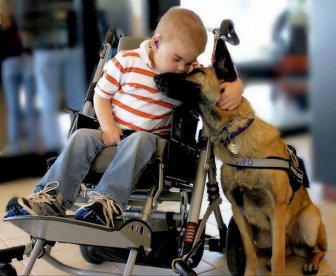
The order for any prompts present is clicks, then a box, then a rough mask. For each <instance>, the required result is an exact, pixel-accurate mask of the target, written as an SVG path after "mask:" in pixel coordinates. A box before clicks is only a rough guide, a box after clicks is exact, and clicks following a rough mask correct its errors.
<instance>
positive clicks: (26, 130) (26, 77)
mask: <svg viewBox="0 0 336 276" xmlns="http://www.w3.org/2000/svg"><path fill="white" fill-rule="evenodd" d="M1 72H2V83H3V88H4V94H5V99H6V105H7V110H8V117H7V132H8V141H9V145H8V153H9V154H20V153H22V152H23V150H26V151H32V152H34V151H36V150H37V144H38V136H39V135H38V134H39V131H38V129H36V121H37V119H38V118H37V110H36V106H35V92H36V91H35V80H34V75H33V64H32V57H31V56H29V55H21V56H16V57H9V58H6V59H5V60H4V61H3V62H2V70H1ZM21 88H23V89H22V90H21ZM21 91H23V93H24V99H25V101H24V103H22V102H21V98H20V92H21ZM23 139H24V140H25V142H26V148H25V149H23V147H22V142H23V141H22V140H23Z"/></svg>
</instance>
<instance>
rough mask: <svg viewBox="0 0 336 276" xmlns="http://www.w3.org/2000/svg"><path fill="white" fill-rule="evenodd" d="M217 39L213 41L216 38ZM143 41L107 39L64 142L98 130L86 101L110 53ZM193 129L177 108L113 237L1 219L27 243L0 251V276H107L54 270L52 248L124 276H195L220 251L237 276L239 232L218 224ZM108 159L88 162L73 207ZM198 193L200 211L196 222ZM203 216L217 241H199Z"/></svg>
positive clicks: (214, 187)
mask: <svg viewBox="0 0 336 276" xmlns="http://www.w3.org/2000/svg"><path fill="white" fill-rule="evenodd" d="M223 22H224V21H223ZM229 23H230V22H229ZM222 25H223V23H222V24H221V28H220V29H214V30H213V32H214V33H215V32H217V35H227V34H228V32H230V26H231V25H232V24H231V25H230V24H227V25H225V26H226V29H225V28H224V29H225V30H223V27H222ZM231 28H232V29H233V25H232V26H231ZM232 29H231V32H232ZM218 31H219V32H221V33H220V34H218ZM225 32H226V33H225ZM143 39H144V38H133V37H124V36H123V35H122V33H120V32H119V31H117V30H113V29H110V30H109V31H108V32H107V34H106V37H105V42H104V45H103V48H102V50H101V53H100V59H99V63H98V66H97V70H96V72H95V75H94V77H93V79H92V82H91V84H90V85H89V88H88V92H87V95H86V99H85V104H84V106H83V110H82V111H81V112H77V113H76V114H75V116H74V119H73V121H72V124H71V129H70V131H69V133H70V134H71V133H73V132H74V131H75V130H77V129H79V128H97V127H99V124H98V122H97V120H96V119H95V113H94V108H93V93H94V87H95V84H96V83H97V81H98V80H99V79H100V77H101V75H102V73H103V68H104V65H105V63H106V61H107V59H108V57H109V55H110V52H111V48H112V45H116V44H117V43H116V41H118V42H119V43H118V51H120V50H122V49H132V48H137V47H138V45H139V44H140V42H141V41H143ZM198 126H199V117H198V115H196V114H195V113H194V112H193V111H192V110H188V109H187V108H185V107H183V106H181V107H179V108H176V109H175V111H174V112H173V121H172V129H171V134H170V138H169V139H159V140H158V142H157V149H156V152H155V154H154V156H153V158H152V160H151V161H150V163H149V165H148V166H147V168H146V170H145V171H144V172H143V174H142V176H141V177H140V179H139V181H138V184H137V186H136V188H135V190H134V192H133V193H132V195H131V197H130V199H129V201H128V207H127V209H126V210H125V212H124V214H123V217H118V218H117V219H116V221H115V227H114V228H113V229H111V228H109V227H105V226H101V225H96V224H92V223H88V222H84V221H78V220H75V219H74V218H73V216H72V215H67V216H65V217H47V216H20V217H12V218H7V219H4V220H5V221H8V222H10V223H12V224H14V225H16V226H17V227H19V228H20V229H22V230H24V231H25V232H27V233H28V234H29V235H30V236H31V243H30V244H28V245H22V246H18V247H14V248H8V249H4V250H0V263H3V264H2V265H1V267H0V275H15V274H16V273H15V271H14V272H13V267H11V266H10V262H11V261H12V259H14V258H17V259H18V260H22V258H23V256H24V255H27V256H29V259H28V262H27V265H26V267H25V269H24V271H23V272H22V275H29V274H30V272H31V270H32V268H33V266H34V263H35V261H36V260H37V258H42V259H44V260H46V261H47V262H48V263H50V264H52V265H53V266H55V267H56V268H58V269H60V270H63V271H65V272H67V273H70V274H78V275H106V274H108V272H106V273H102V272H98V271H89V270H83V269H79V268H76V267H72V266H68V265H65V264H63V263H61V262H60V261H58V260H57V259H55V258H54V257H53V256H52V255H51V250H52V247H53V246H54V245H55V244H56V242H59V243H71V244H77V245H79V246H80V251H81V254H82V256H83V258H84V259H85V260H86V261H88V262H89V263H92V264H100V263H102V262H104V261H111V262H123V263H126V265H125V269H124V272H123V275H131V274H132V271H133V268H134V265H135V264H140V265H148V266H155V267H162V268H169V267H171V268H172V269H173V270H174V271H175V272H176V273H178V274H179V275H196V273H195V272H194V270H193V268H195V267H197V265H198V264H199V262H200V260H201V258H202V255H203V252H204V250H205V249H209V250H210V251H217V252H222V253H225V250H226V255H227V260H228V264H229V270H230V272H231V273H232V274H233V275H241V274H243V273H244V267H245V263H244V262H245V255H244V251H243V248H242V242H241V239H240V235H239V230H238V228H237V226H236V224H235V222H234V220H233V219H231V221H230V223H229V225H228V227H227V226H226V225H225V223H224V222H223V218H222V215H221V211H220V208H219V206H220V204H221V202H222V199H221V197H220V193H219V185H218V183H217V181H216V163H215V157H214V154H213V150H212V144H211V143H210V141H209V140H208V139H207V138H206V137H205V136H204V135H203V133H202V129H199V127H198ZM113 155H114V152H113V148H112V147H109V148H106V149H104V150H103V151H102V152H101V153H100V154H99V155H98V156H97V157H96V159H95V160H94V162H93V164H92V166H91V169H90V172H89V173H88V175H87V176H86V177H85V180H84V181H83V182H84V183H85V185H82V189H81V191H79V201H80V200H83V201H85V199H86V198H87V192H88V191H90V190H91V189H92V188H93V187H94V185H95V183H97V182H98V180H99V179H100V177H101V175H102V173H103V172H104V170H105V169H106V167H107V165H108V164H109V163H110V160H111V159H112V157H113ZM49 162H52V160H49ZM205 189H206V191H207V194H208V207H207V209H206V211H205V213H204V214H203V216H202V218H201V206H202V202H203V197H204V196H203V195H204V192H205ZM164 202H175V203H177V206H178V208H177V209H178V210H177V211H174V212H167V211H163V210H160V205H161V204H162V203H164ZM211 214H214V217H215V219H216V222H217V227H218V238H214V237H210V236H208V235H206V234H205V226H206V222H207V220H208V218H209V216H210V215H211ZM98 237H99V238H98ZM228 249H229V251H228Z"/></svg>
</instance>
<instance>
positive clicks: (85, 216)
mask: <svg viewBox="0 0 336 276" xmlns="http://www.w3.org/2000/svg"><path fill="white" fill-rule="evenodd" d="M121 214H122V209H121V207H120V206H119V205H118V204H117V203H116V202H115V201H114V200H113V199H110V198H109V197H107V196H104V195H102V194H100V193H98V192H96V191H92V192H90V199H89V202H88V203H87V204H86V205H84V206H82V207H80V208H79V209H78V210H77V211H76V213H75V218H76V219H78V220H83V221H87V222H92V223H95V224H100V225H104V226H108V227H114V221H113V217H114V216H116V215H121Z"/></svg>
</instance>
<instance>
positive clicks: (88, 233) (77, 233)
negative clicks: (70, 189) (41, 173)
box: [4, 216, 152, 253]
mask: <svg viewBox="0 0 336 276" xmlns="http://www.w3.org/2000/svg"><path fill="white" fill-rule="evenodd" d="M4 221H8V222H11V223H13V224H14V225H15V226H17V227H19V228H20V229H22V230H23V231H25V232H27V233H28V234H29V235H30V236H32V237H33V238H38V239H44V240H48V241H57V242H63V243H73V244H85V245H98V246H113V247H117V248H140V247H143V249H144V251H145V252H147V253H148V252H149V251H150V243H151V235H152V232H151V230H150V228H149V226H148V225H147V224H146V223H145V222H144V221H141V220H139V219H131V220H129V221H126V222H125V223H121V224H120V225H119V226H118V227H116V228H110V227H106V226H101V225H97V224H94V223H89V222H84V221H78V220H75V219H73V217H71V218H70V217H48V216H18V217H12V218H6V219H4ZM98 237H99V238H98Z"/></svg>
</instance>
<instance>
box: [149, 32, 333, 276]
mask: <svg viewBox="0 0 336 276" xmlns="http://www.w3.org/2000/svg"><path fill="white" fill-rule="evenodd" d="M236 78H237V73H236V70H235V67H234V64H233V62H232V59H231V57H230V54H229V51H228V49H227V47H226V45H225V42H224V41H223V40H222V39H219V40H218V42H217V45H216V51H215V62H214V64H213V66H211V67H203V68H198V69H194V70H193V71H192V72H191V73H189V74H174V73H166V74H162V75H158V76H156V77H155V83H156V85H157V87H158V88H159V90H160V91H161V92H162V93H166V94H167V95H168V96H170V97H172V98H175V99H178V100H180V101H182V102H183V104H184V105H186V106H187V107H188V108H194V109H195V110H196V111H197V112H198V113H199V114H200V116H201V117H202V122H203V128H204V130H205V133H206V136H207V137H208V138H209V140H210V141H211V142H212V144H213V146H214V152H215V156H216V157H217V158H218V159H220V160H221V161H222V162H223V165H222V167H221V185H222V188H223V191H224V194H225V196H226V197H227V199H228V200H229V201H230V203H231V206H232V213H233V218H234V220H235V222H236V224H237V226H238V228H239V232H240V235H241V239H242V243H243V247H244V251H245V255H246V265H245V274H246V275H256V271H257V250H259V249H271V253H272V255H271V259H270V267H271V270H272V274H278V275H284V274H285V268H286V267H285V258H286V253H285V252H286V247H287V248H292V252H293V253H295V254H297V255H300V256H303V257H305V258H306V262H305V264H304V266H303V269H302V270H303V273H304V274H316V273H317V271H318V268H319V264H320V262H321V260H322V258H323V257H324V255H325V253H326V250H327V237H326V229H325V225H324V224H323V222H322V219H321V214H320V210H319V209H318V207H317V206H316V205H315V204H314V203H313V202H312V201H311V199H310V197H309V194H308V192H307V189H306V187H305V185H304V184H305V182H307V179H306V178H305V175H304V172H302V171H303V168H302V166H299V164H301V165H302V161H301V159H300V158H298V157H297V156H296V154H295V150H294V149H293V148H291V147H289V146H288V145H287V144H286V143H285V141H283V140H282V139H281V137H280V132H279V130H278V129H276V128H275V127H273V126H272V125H270V124H268V123H266V122H265V121H263V120H261V119H260V118H258V117H257V116H256V115H255V113H254V111H253V109H252V107H251V105H250V103H249V102H248V100H247V99H246V98H244V97H243V98H242V101H241V104H240V105H239V107H238V108H237V109H235V110H233V111H228V110H222V109H220V108H219V107H218V106H217V102H218V100H219V98H220V95H221V91H220V88H219V85H220V83H221V82H223V81H233V80H235V79H236ZM291 184H292V185H291Z"/></svg>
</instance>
